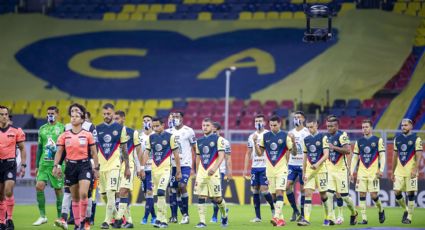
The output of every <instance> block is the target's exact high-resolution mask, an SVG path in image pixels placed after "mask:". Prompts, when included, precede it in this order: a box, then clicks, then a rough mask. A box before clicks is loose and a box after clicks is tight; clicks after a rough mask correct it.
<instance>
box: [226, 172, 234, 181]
mask: <svg viewBox="0 0 425 230" xmlns="http://www.w3.org/2000/svg"><path fill="white" fill-rule="evenodd" d="M226 178H227V181H229V180H233V176H232V174H230V173H229V174H227V175H226Z"/></svg>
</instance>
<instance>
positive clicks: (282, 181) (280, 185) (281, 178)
mask: <svg viewBox="0 0 425 230" xmlns="http://www.w3.org/2000/svg"><path fill="white" fill-rule="evenodd" d="M287 177H288V175H287V174H286V173H285V174H278V175H277V176H276V180H275V184H276V212H275V218H276V219H274V221H272V224H273V225H274V226H284V225H285V224H286V223H285V218H284V216H283V210H282V209H283V193H284V192H285V190H286V188H287V184H286V183H287Z"/></svg>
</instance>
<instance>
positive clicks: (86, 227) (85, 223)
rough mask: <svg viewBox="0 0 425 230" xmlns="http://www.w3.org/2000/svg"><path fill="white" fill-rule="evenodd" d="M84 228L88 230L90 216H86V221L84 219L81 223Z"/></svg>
mask: <svg viewBox="0 0 425 230" xmlns="http://www.w3.org/2000/svg"><path fill="white" fill-rule="evenodd" d="M81 226H82V227H83V229H84V230H90V218H87V219H86V221H84V224H81Z"/></svg>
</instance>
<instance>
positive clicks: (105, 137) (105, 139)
mask: <svg viewBox="0 0 425 230" xmlns="http://www.w3.org/2000/svg"><path fill="white" fill-rule="evenodd" d="M111 140H112V137H111V135H109V134H106V135H105V136H103V141H104V142H105V143H109V142H111Z"/></svg>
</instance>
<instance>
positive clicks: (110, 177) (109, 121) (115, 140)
mask: <svg viewBox="0 0 425 230" xmlns="http://www.w3.org/2000/svg"><path fill="white" fill-rule="evenodd" d="M102 108H103V121H104V123H102V124H100V125H98V126H97V127H96V129H97V135H98V136H97V147H98V149H99V154H98V158H99V163H100V175H99V182H100V184H99V190H100V194H101V195H102V198H103V200H104V201H106V215H105V220H104V222H103V223H102V225H101V226H100V228H101V229H109V224H110V223H111V221H112V217H113V213H114V212H116V210H115V193H116V192H117V191H118V185H119V179H120V171H121V159H122V160H123V164H124V178H125V179H127V180H128V179H130V178H131V172H130V163H129V160H128V159H129V156H128V152H127V132H126V128H125V127H123V126H122V125H120V124H118V123H116V122H114V120H113V116H114V113H115V112H114V106H113V105H112V104H110V103H106V104H105V105H104V106H103V107H102ZM120 149H121V151H120ZM120 153H121V154H120Z"/></svg>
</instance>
